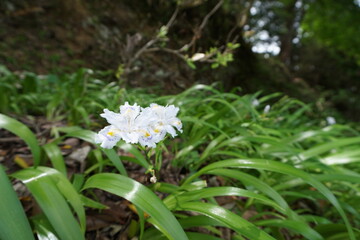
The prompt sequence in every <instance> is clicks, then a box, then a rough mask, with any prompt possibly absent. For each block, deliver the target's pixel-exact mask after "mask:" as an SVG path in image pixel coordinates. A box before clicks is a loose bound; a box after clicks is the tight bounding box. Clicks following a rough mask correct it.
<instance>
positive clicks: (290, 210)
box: [0, 68, 360, 240]
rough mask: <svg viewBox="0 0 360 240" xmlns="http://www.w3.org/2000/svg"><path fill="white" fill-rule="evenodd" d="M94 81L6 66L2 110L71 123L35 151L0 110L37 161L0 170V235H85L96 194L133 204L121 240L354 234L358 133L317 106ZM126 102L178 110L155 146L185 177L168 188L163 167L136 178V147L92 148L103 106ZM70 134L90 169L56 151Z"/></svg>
mask: <svg viewBox="0 0 360 240" xmlns="http://www.w3.org/2000/svg"><path fill="white" fill-rule="evenodd" d="M92 76H93V75H92V74H91V72H89V70H85V69H81V70H79V71H78V72H77V73H74V74H72V75H68V76H63V77H59V76H45V77H39V76H36V75H34V74H30V73H26V74H25V75H24V76H21V77H19V76H18V75H16V74H14V73H11V72H9V71H7V70H6V69H5V68H2V70H1V77H2V79H5V81H1V82H0V84H1V85H0V86H1V88H2V89H7V91H5V92H6V94H5V95H3V96H2V101H3V103H6V104H2V105H1V106H2V110H1V111H2V112H3V113H10V112H11V113H14V112H15V113H17V114H18V116H21V115H25V114H37V115H44V116H46V117H47V118H48V119H49V120H51V119H66V120H68V121H69V123H71V125H78V126H69V127H56V126H54V127H53V129H52V131H51V132H52V133H53V135H52V136H51V139H50V140H49V141H47V143H46V144H40V143H39V142H40V141H39V139H37V137H36V135H35V133H34V132H33V131H32V130H30V129H29V128H28V127H27V126H25V125H24V124H23V123H21V122H19V121H17V120H15V118H16V117H9V116H8V115H6V114H0V128H4V129H5V130H7V131H10V132H12V133H13V134H16V135H17V136H18V137H20V138H21V139H23V140H24V141H25V143H26V144H27V145H28V146H29V148H30V150H31V152H32V155H33V166H31V167H28V168H24V169H22V170H19V171H16V172H11V173H10V172H9V171H7V172H8V174H6V171H4V169H3V167H2V168H0V188H1V189H2V193H3V196H5V197H2V199H1V201H0V215H1V216H3V217H1V218H0V239H4V240H7V239H35V237H36V238H38V239H77V240H78V239H84V238H85V233H86V224H85V221H86V220H85V219H86V214H87V210H88V209H94V208H95V209H99V211H101V209H103V208H106V207H107V206H104V205H103V204H102V203H101V202H98V199H96V198H94V197H93V196H94V195H93V191H94V189H101V190H103V191H106V192H109V193H112V194H115V195H117V196H120V197H122V198H125V199H127V200H128V201H130V202H131V203H132V204H133V205H134V206H135V209H136V212H137V213H138V218H136V219H133V225H132V226H133V228H132V230H131V231H129V233H128V234H129V236H128V237H129V238H130V237H133V236H137V237H138V238H140V239H224V235H223V231H222V230H223V229H224V228H228V229H231V231H230V232H231V239H260V240H261V239H280V240H281V239H311V240H314V239H315V240H316V239H326V240H337V239H338V240H340V239H352V240H355V239H359V238H360V231H359V227H360V205H359V204H358V203H359V202H360V165H359V162H360V150H359V144H360V134H359V131H358V130H357V129H356V127H353V126H352V125H350V124H331V125H329V124H328V123H326V121H325V120H324V119H323V117H319V116H322V115H321V114H320V113H318V112H316V111H315V110H314V108H313V106H310V105H307V104H304V103H302V102H300V101H298V100H296V99H292V98H290V97H287V96H284V95H283V94H281V93H275V94H270V95H263V94H261V93H255V94H247V95H241V94H238V93H236V91H234V92H227V93H226V92H222V91H220V90H218V89H217V88H216V87H215V86H205V85H196V86H194V87H192V88H190V89H187V90H186V91H184V92H182V93H180V94H177V95H173V96H161V97H159V96H154V95H151V94H145V91H141V90H124V89H121V88H120V87H118V86H117V84H115V83H113V82H110V83H106V82H105V81H101V80H99V79H97V78H95V77H92ZM29 79H30V80H29ZM56 79H57V80H56ZM61 79H62V80H61ZM11 80H13V81H11ZM14 82H16V83H17V84H20V85H15V86H14V85H13V84H12V83H14ZM51 84H53V85H51ZM34 86H35V87H34ZM55 86H56V88H55ZM45 89H47V91H48V92H46V91H45ZM60 93H62V94H60ZM4 99H5V100H4ZM124 101H129V102H130V103H131V104H132V103H135V102H137V103H140V105H145V104H148V103H151V102H156V103H159V104H163V105H166V104H174V105H175V106H178V107H179V108H180V113H179V118H180V119H181V121H182V122H183V130H184V131H183V133H181V134H180V135H179V136H178V137H177V138H176V139H172V140H170V139H167V140H166V141H165V142H164V143H163V144H162V148H163V151H164V152H165V154H164V156H163V158H165V157H167V158H169V156H170V158H171V159H170V160H171V165H172V167H173V168H175V169H177V170H178V171H179V172H180V171H181V172H182V176H181V177H179V178H180V179H179V180H180V181H179V182H178V183H176V184H174V183H169V182H165V181H164V179H166V177H165V176H164V175H166V174H167V173H166V171H165V170H163V171H161V172H160V177H159V181H158V182H157V183H155V184H151V183H150V182H148V183H147V182H145V183H144V182H142V183H140V182H137V181H135V180H133V179H131V178H130V177H128V175H130V174H129V172H128V170H127V169H126V167H125V166H124V163H127V162H132V163H135V164H138V165H140V166H142V167H143V168H144V169H145V170H146V169H148V168H149V163H148V162H147V161H146V160H145V158H144V156H143V155H142V154H141V152H140V151H139V150H138V149H137V148H136V147H135V146H132V145H129V144H125V143H123V142H120V143H119V144H118V146H116V147H115V148H114V149H102V148H100V147H99V146H97V145H96V144H94V136H95V134H96V131H98V130H100V128H101V123H100V122H99V121H98V120H96V119H97V118H96V116H97V115H98V114H100V113H101V112H102V109H103V108H109V109H110V110H114V111H117V108H118V106H119V105H121V104H123V103H124ZM37 104H43V105H37ZM267 105H268V107H267ZM264 109H266V110H265V111H264ZM95 115H96V116H95ZM79 126H81V127H79ZM2 131H3V130H2ZM70 137H71V138H78V139H80V140H81V141H84V142H87V143H88V144H89V145H90V146H92V148H91V151H90V152H89V153H88V155H87V157H86V161H87V163H88V164H87V165H86V169H84V171H82V172H79V173H76V174H73V175H71V174H69V173H68V165H67V164H66V161H65V159H66V158H65V157H64V156H63V155H62V153H61V150H60V147H59V146H60V144H62V143H63V142H64V141H65V140H66V139H67V138H70ZM118 149H120V150H121V151H117V150H118ZM119 152H121V154H118V153H119ZM154 154H155V153H154ZM168 160H169V159H168ZM164 161H165V159H164ZM5 166H6V164H5ZM5 170H6V169H5ZM12 179H18V180H20V181H22V182H23V183H24V184H25V185H26V187H27V189H28V190H29V191H30V192H31V194H32V196H33V198H34V199H35V200H36V201H37V203H38V205H39V207H40V208H41V210H42V212H41V213H40V214H37V215H31V216H26V214H25V211H24V210H23V208H22V207H21V204H20V201H19V200H18V197H17V196H16V193H15V192H14V190H13V188H12V186H11V185H12V184H11V180H12ZM159 193H161V194H159ZM159 196H163V197H159ZM221 199H222V201H221ZM224 199H225V200H226V201H224ZM224 202H225V203H224ZM190 212H192V214H189V213H190ZM194 213H196V214H194ZM4 216H5V217H4ZM32 232H33V233H34V235H35V237H34V238H32V237H33V234H32Z"/></svg>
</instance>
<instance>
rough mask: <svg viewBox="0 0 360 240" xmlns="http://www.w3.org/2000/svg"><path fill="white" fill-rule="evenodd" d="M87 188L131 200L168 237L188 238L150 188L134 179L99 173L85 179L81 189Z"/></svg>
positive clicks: (179, 239)
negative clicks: (97, 189)
mask: <svg viewBox="0 0 360 240" xmlns="http://www.w3.org/2000/svg"><path fill="white" fill-rule="evenodd" d="M88 188H99V189H102V190H104V191H107V192H110V193H113V194H116V195H118V196H121V197H123V198H125V199H127V200H128V201H130V202H132V203H133V204H135V205H136V206H137V207H139V208H140V209H141V210H143V211H144V212H146V213H147V214H149V215H150V216H151V217H152V218H153V220H154V223H155V226H156V227H157V228H159V229H160V231H162V232H163V233H164V234H165V235H166V236H167V237H168V238H169V239H176V240H181V239H188V238H187V236H186V235H185V232H184V231H183V229H182V228H181V226H180V224H179V222H178V221H177V220H176V218H175V217H174V215H173V214H172V213H171V212H170V211H169V210H168V209H167V208H166V206H165V205H164V204H163V202H162V201H161V200H160V199H159V198H158V197H157V196H156V195H155V194H154V193H153V192H152V191H151V190H150V189H148V188H147V187H145V186H143V185H142V184H140V183H138V182H136V181H135V180H132V179H130V178H128V177H125V176H122V175H118V174H112V173H100V174H96V175H94V176H92V177H90V178H89V179H88V180H87V181H86V183H85V185H84V188H83V189H88Z"/></svg>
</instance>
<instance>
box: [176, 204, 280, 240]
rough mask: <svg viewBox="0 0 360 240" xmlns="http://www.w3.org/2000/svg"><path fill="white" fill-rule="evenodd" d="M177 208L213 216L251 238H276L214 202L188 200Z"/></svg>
mask: <svg viewBox="0 0 360 240" xmlns="http://www.w3.org/2000/svg"><path fill="white" fill-rule="evenodd" d="M177 209H178V210H183V211H194V212H198V213H202V214H204V215H206V216H209V217H212V218H214V219H215V220H217V221H219V222H221V223H223V224H224V225H225V226H228V227H229V228H231V229H233V230H234V231H236V232H237V233H239V234H242V235H244V236H245V237H247V238H249V239H258V240H266V239H271V240H274V238H272V237H271V236H270V235H268V234H267V233H266V232H264V231H262V230H260V229H258V228H257V227H256V226H254V225H253V224H251V223H250V222H248V221H246V220H245V219H243V218H241V217H240V216H238V215H236V214H234V213H233V212H231V211H229V210H227V209H225V208H222V207H219V206H217V205H214V204H210V203H203V202H186V203H181V204H180V205H179V206H178V208H177Z"/></svg>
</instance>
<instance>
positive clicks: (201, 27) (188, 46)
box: [179, 0, 224, 52]
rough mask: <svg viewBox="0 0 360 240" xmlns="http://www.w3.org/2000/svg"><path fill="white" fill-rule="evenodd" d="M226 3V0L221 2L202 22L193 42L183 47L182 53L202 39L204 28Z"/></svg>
mask: <svg viewBox="0 0 360 240" xmlns="http://www.w3.org/2000/svg"><path fill="white" fill-rule="evenodd" d="M223 3H224V0H220V1H219V2H218V3H217V4H216V5H215V7H214V8H213V9H212V10H211V11H210V12H209V13H208V14H207V15H206V16H205V17H204V19H203V20H202V22H201V24H200V26H199V28H198V29H197V30H196V32H195V35H194V36H193V38H192V39H191V42H190V43H188V44H185V45H184V46H183V47H181V48H180V49H179V51H180V52H182V51H187V49H189V48H190V47H192V46H193V45H194V44H195V42H196V40H197V39H199V38H200V35H201V32H202V30H203V29H204V27H205V26H206V24H207V23H208V21H209V19H210V17H211V16H212V15H214V13H215V12H216V11H217V10H218V9H219V8H220V7H221V5H222V4H223Z"/></svg>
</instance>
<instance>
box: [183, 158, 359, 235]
mask: <svg viewBox="0 0 360 240" xmlns="http://www.w3.org/2000/svg"><path fill="white" fill-rule="evenodd" d="M227 167H235V168H255V169H264V170H269V171H273V172H279V173H283V174H287V175H290V176H296V177H299V178H302V179H303V180H304V181H305V182H307V183H308V184H310V185H312V186H313V187H315V188H316V189H317V190H318V191H319V192H321V193H322V194H323V195H324V196H325V197H326V198H327V199H328V200H329V202H331V204H332V205H333V206H334V207H335V208H336V209H337V210H338V212H339V214H340V216H341V217H342V218H343V220H344V222H345V225H346V227H347V229H348V234H349V238H350V239H351V240H355V235H354V232H353V230H352V227H351V225H350V223H349V220H348V218H347V216H346V214H345V212H344V210H343V209H342V207H341V205H340V204H339V202H338V200H337V199H336V198H335V196H334V194H333V193H332V192H331V191H330V190H329V189H328V188H326V187H325V186H324V185H323V184H322V183H321V182H319V181H318V180H316V179H315V178H314V177H312V176H311V175H309V174H307V173H306V172H304V171H301V170H299V169H296V168H294V167H292V166H290V165H287V164H284V163H280V162H275V161H271V160H265V159H230V160H224V161H220V162H216V163H213V164H210V165H208V166H206V167H204V168H202V169H201V170H200V171H198V172H197V173H195V174H194V175H192V176H191V177H189V178H188V179H186V181H185V182H184V184H187V183H188V182H190V181H192V180H193V179H195V178H196V177H198V176H200V175H202V174H204V173H206V172H208V171H211V170H215V169H219V168H227Z"/></svg>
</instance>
